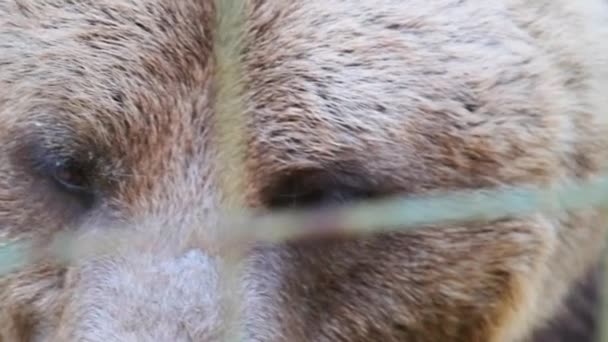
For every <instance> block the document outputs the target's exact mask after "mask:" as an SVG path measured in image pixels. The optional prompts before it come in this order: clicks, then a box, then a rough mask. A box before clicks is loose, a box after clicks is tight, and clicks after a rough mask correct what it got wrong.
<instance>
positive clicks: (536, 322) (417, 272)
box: [0, 0, 608, 342]
mask: <svg viewBox="0 0 608 342" xmlns="http://www.w3.org/2000/svg"><path fill="white" fill-rule="evenodd" d="M226 1H227V0H226ZM237 5H238V4H237ZM242 6H243V7H242V13H241V14H242V16H243V18H244V22H243V26H242V32H240V33H238V34H237V35H238V37H237V38H238V39H239V40H238V41H237V43H239V44H237V43H235V46H237V48H235V49H234V50H233V51H232V50H230V51H232V52H236V54H233V55H230V54H229V53H228V54H222V53H218V51H219V50H221V46H222V45H221V44H218V42H220V40H219V39H217V37H220V36H221V35H222V32H223V31H222V32H219V27H222V26H221V25H219V22H218V20H217V18H218V17H220V15H219V14H220V13H219V12H220V11H219V7H218V6H217V2H216V3H214V2H212V1H211V0H0V238H1V239H2V241H15V240H19V241H22V240H23V241H25V240H27V241H33V242H34V243H35V244H36V245H37V246H38V247H41V248H42V247H44V246H46V245H47V244H48V243H49V241H51V238H52V237H53V236H54V234H55V233H58V232H88V231H90V232H96V233H97V234H101V235H103V232H104V229H108V230H110V229H113V230H118V231H133V232H137V233H138V236H139V239H135V240H133V241H128V243H127V245H128V247H129V248H120V249H117V250H116V251H115V252H114V253H111V254H108V255H104V256H103V257H96V258H85V259H80V260H77V261H76V262H73V263H70V264H69V265H64V264H62V263H59V262H56V261H54V260H51V259H47V260H41V261H39V262H37V263H35V264H32V265H29V266H28V267H26V268H24V269H21V270H19V271H15V272H13V273H10V274H8V275H6V276H3V277H2V279H1V280H0V303H1V304H0V341H2V342H12V341H89V342H97V341H103V342H110V341H177V342H179V341H219V340H221V339H222V338H224V337H225V336H226V334H227V333H237V332H238V334H237V335H238V336H239V338H241V339H242V340H243V341H421V342H422V341H483V342H485V341H506V342H510V341H514V342H515V341H535V340H537V341H541V340H544V339H550V340H551V341H566V340H569V341H573V340H576V341H583V340H585V338H591V337H592V334H593V332H594V330H595V326H596V324H595V318H594V315H593V310H595V307H594V304H595V303H596V302H597V300H596V297H594V296H596V295H597V282H596V281H595V280H594V279H595V278H594V271H593V270H594V269H595V267H596V265H597V262H598V260H599V256H600V253H601V251H602V248H603V236H604V229H603V227H604V226H605V223H606V222H605V220H604V219H603V217H602V213H601V211H600V210H599V209H594V208H589V209H585V210H570V211H564V212H560V213H556V212H553V213H550V214H549V213H538V214H533V215H526V216H525V217H509V218H504V219H500V220H492V221H475V222H466V223H459V224H456V223H450V224H447V223H446V224H436V225H432V226H429V227H425V228H424V229H420V230H416V231H408V232H394V233H384V234H375V235H369V236H360V237H351V238H340V239H320V240H318V241H317V240H315V241H291V242H286V243H277V244H260V245H255V246H252V248H250V249H249V250H246V251H243V258H244V259H243V264H242V267H241V271H242V272H241V273H239V276H238V277H234V279H233V280H235V282H234V284H235V285H236V286H235V287H234V291H225V289H226V288H227V287H226V286H227V285H226V284H224V283H223V280H222V279H224V278H223V277H222V273H223V272H224V270H225V268H226V267H227V266H226V262H225V261H226V260H225V258H224V257H223V256H222V255H223V254H222V253H221V251H218V248H216V247H217V244H216V243H215V242H216V240H217V239H218V236H219V235H220V234H221V233H222V232H223V230H222V224H221V221H222V214H221V213H222V212H223V208H224V207H230V206H231V205H234V204H235V203H241V204H244V205H245V206H246V207H247V208H248V209H252V210H259V211H262V212H274V211H275V210H280V209H288V208H296V209H300V208H301V209H317V208H328V207H330V206H333V205H348V204H351V203H355V202H358V201H364V200H368V199H381V198H386V197H388V196H393V195H399V196H412V195H419V194H429V193H433V192H434V191H444V190H471V189H484V188H494V187H497V186H504V185H514V186H517V185H520V184H528V185H541V186H544V185H551V184H559V183H560V182H563V181H566V180H568V179H582V180H584V179H589V178H590V177H593V176H596V175H600V174H601V172H602V170H603V168H604V163H605V162H606V161H607V160H608V155H607V154H608V113H607V112H608V97H607V96H606V92H607V91H608V44H606V42H608V1H605V0H579V1H572V0H526V1H524V0H413V1H401V0H377V1H363V0H336V1H321V0H243V4H242ZM228 38H230V36H228ZM232 38H234V37H232ZM226 51H228V52H230V51H229V50H226ZM230 56H232V57H235V58H234V61H236V63H233V64H230V63H229V62H230V60H228V59H227V58H228V57H230ZM231 72H232V74H233V76H234V75H236V76H235V77H234V79H233V81H234V82H233V83H230V82H229V81H230V79H228V81H226V80H227V78H226V77H225V76H226V75H230V74H231ZM223 82H224V83H223ZM226 82H227V83H226ZM222 89H223V91H227V93H222ZM222 94H223V95H222ZM222 101H224V102H222ZM225 101H234V103H235V104H237V105H235V106H234V107H233V108H240V110H238V113H236V115H234V117H233V118H232V119H234V120H233V121H230V122H232V123H236V122H237V121H238V122H241V123H242V127H241V128H242V130H240V131H238V132H232V135H231V137H232V138H233V139H237V140H239V141H240V143H239V145H238V146H240V148H241V149H240V150H233V149H231V148H229V147H225V146H229V145H224V144H222V142H224V140H225V139H224V138H223V137H224V135H223V134H220V133H222V132H224V131H225V130H222V129H221V128H222V127H224V128H226V127H228V126H226V125H224V126H222V122H223V121H222V120H223V119H222V117H223V116H222V115H220V114H222V110H220V109H221V108H224V109H225V108H226V107H227V106H225ZM228 107H229V106H228ZM233 114H234V113H233ZM236 119H238V120H236ZM239 120H241V121H239ZM224 133H225V132H224ZM235 146H237V145H235ZM238 146H237V147H238ZM235 171H238V172H235ZM225 175H233V176H234V175H236V176H234V177H225ZM237 176H238V177H237ZM193 230H195V231H196V234H192V231H193ZM194 235H196V236H197V239H195V240H192V239H189V238H188V237H189V236H194ZM586 279H588V280H587V281H586ZM226 293H228V296H234V298H236V299H237V300H236V301H237V302H238V303H239V305H238V307H239V310H238V312H237V315H236V316H238V319H235V320H228V319H227V317H228V316H227V315H226V312H227V310H226V306H225V305H224V304H223V303H224V302H225V301H224V299H225V298H226V297H225V295H226ZM236 316H235V317H236ZM551 334H553V335H551Z"/></svg>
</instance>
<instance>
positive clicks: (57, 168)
mask: <svg viewBox="0 0 608 342" xmlns="http://www.w3.org/2000/svg"><path fill="white" fill-rule="evenodd" d="M50 171H51V172H50V175H51V176H52V177H53V179H54V180H55V182H56V183H57V184H58V185H59V186H61V187H63V188H64V189H65V190H67V191H71V192H76V193H86V192H88V191H90V185H91V184H90V179H89V175H88V174H87V170H86V167H84V166H82V165H79V164H78V163H77V162H74V161H71V160H67V161H56V162H55V165H53V166H51V170H50Z"/></svg>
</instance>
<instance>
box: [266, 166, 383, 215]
mask: <svg viewBox="0 0 608 342" xmlns="http://www.w3.org/2000/svg"><path fill="white" fill-rule="evenodd" d="M355 184H356V183H355V182H353V181H352V179H351V178H348V177H340V176H338V175H330V174H328V173H325V172H319V171H299V172H295V173H290V174H288V175H286V176H284V177H280V178H279V179H278V181H276V182H274V183H273V185H272V186H271V187H269V188H268V189H267V190H266V193H265V194H264V195H263V197H264V200H265V204H266V206H267V207H269V208H270V209H316V208H324V207H328V206H336V205H341V204H345V203H349V202H353V201H358V200H364V199H367V198H370V197H373V191H371V190H369V189H368V188H367V187H363V186H361V185H355Z"/></svg>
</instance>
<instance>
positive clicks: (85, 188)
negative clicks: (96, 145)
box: [31, 148, 95, 207]
mask: <svg viewBox="0 0 608 342" xmlns="http://www.w3.org/2000/svg"><path fill="white" fill-rule="evenodd" d="M32 152H33V154H32V155H31V156H32V158H33V166H34V169H35V170H36V172H37V173H38V174H39V175H40V176H42V177H43V178H45V179H47V180H48V181H49V182H50V183H51V185H53V186H54V187H55V188H56V189H57V190H58V191H59V192H61V193H64V194H66V195H69V196H71V197H73V198H75V199H76V200H77V201H79V202H80V203H81V204H83V205H84V206H85V207H89V206H90V205H91V204H92V201H93V199H94V197H95V182H94V178H93V175H94V167H93V165H92V163H90V162H83V161H80V160H79V159H77V158H73V157H69V156H66V155H64V154H60V153H55V152H54V151H45V150H43V149H38V148H35V149H33V151H32Z"/></svg>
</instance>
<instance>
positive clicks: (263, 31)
mask: <svg viewBox="0 0 608 342" xmlns="http://www.w3.org/2000/svg"><path fill="white" fill-rule="evenodd" d="M261 3H263V2H261ZM268 3H270V4H271V5H272V6H270V7H276V8H280V6H279V5H278V2H276V3H273V2H268ZM294 3H295V2H294ZM389 3H390V2H389V1H387V2H386V4H387V8H388V9H387V10H384V11H383V13H382V15H376V16H373V15H371V14H367V13H374V11H368V9H367V8H364V7H362V8H361V10H360V11H361V15H360V16H352V17H348V18H343V16H340V15H339V13H340V8H339V7H338V8H327V6H317V5H318V4H317V5H315V2H312V3H311V4H310V5H304V4H305V2H301V3H299V2H298V3H297V4H298V5H297V6H294V8H293V9H291V8H288V6H287V5H286V6H285V8H283V11H282V12H281V13H275V12H273V10H268V11H263V10H261V9H260V12H259V13H258V14H256V15H254V16H253V17H252V18H250V20H251V25H250V26H249V31H248V36H247V37H246V39H245V41H246V42H247V44H248V45H246V46H244V48H245V51H244V52H245V53H244V55H243V59H242V62H243V66H242V67H243V70H242V71H243V74H242V81H243V84H244V88H243V91H244V93H243V94H242V98H240V99H236V100H241V101H242V103H243V109H244V110H243V112H242V113H240V115H241V117H242V118H243V120H244V122H245V123H246V128H247V130H246V131H245V132H244V133H243V134H245V135H247V139H245V142H247V143H248V147H247V148H248V149H247V156H246V157H247V162H248V163H249V164H248V167H252V168H254V169H255V171H254V172H252V175H253V176H254V177H261V178H260V179H257V178H256V180H255V181H254V183H255V182H259V183H264V182H266V180H264V179H265V178H268V177H272V176H273V175H274V174H277V173H280V172H283V171H284V170H290V169H296V170H297V169H332V170H337V172H346V173H358V174H360V175H361V177H363V178H367V179H369V180H370V181H374V179H375V180H378V181H377V183H378V182H380V180H382V182H385V183H387V185H386V186H387V187H393V188H396V189H397V188H400V187H401V188H403V187H404V186H405V185H404V184H410V185H411V186H413V185H412V184H424V183H428V184H426V185H421V187H425V186H431V187H436V186H438V183H439V182H447V180H451V181H453V182H460V183H463V184H466V185H467V186H469V185H471V184H473V183H474V182H477V181H473V179H477V178H479V179H487V180H488V181H491V179H493V178H496V177H495V176H494V174H495V173H496V171H497V169H499V168H500V167H501V163H502V162H504V160H506V159H508V158H507V154H510V155H513V154H519V155H513V157H515V158H518V157H521V156H522V155H523V154H525V153H524V152H522V151H521V148H520V147H521V146H518V145H519V144H520V143H521V141H519V140H518V136H517V135H518V134H521V132H519V130H518V127H517V125H519V124H520V123H514V124H513V125H506V124H504V122H506V121H505V120H507V119H504V118H505V117H507V116H513V117H518V118H519V119H518V120H521V125H526V126H530V127H539V128H540V127H541V126H542V125H545V124H546V123H545V122H543V120H542V118H540V116H541V115H539V114H542V113H539V107H540V106H543V104H542V101H546V100H547V99H546V98H545V94H543V93H542V91H539V90H536V89H534V82H533V80H534V79H535V77H538V76H539V72H538V71H534V70H536V69H537V67H538V65H537V64H535V63H538V61H537V60H534V59H533V58H531V56H533V55H534V53H535V52H534V49H533V48H532V47H530V46H528V45H526V44H525V43H524V39H523V38H522V40H521V41H519V42H518V40H517V39H513V41H514V43H511V42H510V40H505V39H502V40H501V39H500V38H499V37H500V33H499V30H502V31H505V30H510V29H512V28H511V27H510V26H501V25H500V23H499V22H497V23H496V24H493V23H492V22H488V23H485V22H484V24H483V25H481V26H480V27H477V26H470V25H467V23H465V22H456V23H454V22H452V20H448V19H447V18H443V17H438V18H436V20H433V21H429V22H425V20H424V18H427V19H428V18H429V17H431V16H432V12H428V13H426V12H425V11H422V12H421V13H419V14H420V15H419V16H418V17H417V18H418V19H416V20H419V21H416V22H410V23H409V24H411V25H410V26H407V27H406V28H403V27H401V26H392V25H390V24H391V23H393V21H394V20H396V18H400V17H401V18H402V17H405V15H404V14H400V16H393V17H392V16H391V13H390V11H392V10H394V11H405V9H400V7H398V6H397V7H395V6H396V5H395V4H393V5H395V6H393V7H391V6H388V4H389ZM108 4H111V5H108ZM420 4H421V3H420ZM437 4H439V2H438V3H437ZM4 6H13V7H15V8H13V9H10V10H6V9H2V8H0V14H1V15H2V17H1V18H2V20H4V21H6V22H7V23H5V24H4V25H2V30H1V31H0V41H1V42H2V43H0V44H3V45H2V52H3V53H2V54H1V55H0V65H2V68H0V82H2V83H1V85H2V88H4V89H7V91H5V93H3V94H0V95H1V96H2V97H3V99H0V101H4V102H7V103H8V102H10V103H11V106H10V107H8V109H4V110H5V111H13V112H18V113H20V114H19V118H20V119H21V118H22V120H23V121H25V123H26V125H27V126H28V127H33V129H32V130H33V131H35V132H40V134H41V135H47V136H48V135H50V136H51V138H50V139H49V144H53V145H63V146H70V144H73V145H75V146H85V148H91V149H95V150H96V151H97V153H99V154H102V155H104V156H106V157H107V158H109V159H114V161H116V160H119V159H120V160H121V167H123V168H126V169H129V171H130V172H136V173H140V174H147V175H149V176H150V177H155V176H160V175H162V174H167V172H166V171H167V169H166V167H172V168H180V167H181V166H182V165H189V167H196V166H199V167H200V166H201V165H209V164H213V163H214V162H215V161H214V160H212V158H213V156H212V155H210V151H211V147H210V146H211V145H213V138H214V136H215V135H216V134H217V130H216V129H215V128H216V124H217V122H218V120H217V119H218V118H217V116H216V114H217V113H216V111H215V108H216V106H215V105H216V103H215V102H214V101H215V100H216V95H217V94H216V93H215V91H216V86H217V83H218V79H217V77H218V73H217V68H216V67H217V63H216V62H217V61H216V60H214V52H216V51H215V50H214V48H215V47H214V46H213V34H214V32H213V29H212V25H213V24H214V13H213V9H212V8H211V1H178V2H173V1H152V0H149V1H148V0H141V1H137V2H125V3H120V4H119V3H117V2H115V1H113V2H110V1H99V2H88V1H85V2H78V3H77V4H73V3H72V2H68V1H46V2H10V3H8V4H5V5H4ZM290 6H291V5H290ZM429 6H430V7H433V6H435V5H429ZM262 7H264V6H262ZM424 8H426V7H424ZM446 10H448V9H446ZM449 10H450V11H454V10H455V9H449ZM315 11H320V12H318V13H317V12H315ZM8 13H10V15H9V14H8ZM15 13H18V14H17V15H15ZM316 14H319V16H318V17H317V18H318V20H316V21H315V24H316V25H310V23H308V22H307V21H306V20H302V18H307V17H310V16H311V15H312V16H315V17H316ZM321 14H323V15H321ZM370 16H371V17H370ZM299 18H300V19H299ZM442 20H443V21H446V22H450V25H454V26H444V25H442ZM498 21H500V20H498ZM430 24H432V25H433V28H434V30H429V27H428V26H426V25H430ZM366 25H371V26H366ZM379 25H380V26H382V28H381V29H379V28H378V27H377V26H379ZM362 27H372V28H374V30H370V31H369V32H366V31H362V29H361V28H362ZM394 29H407V30H410V31H411V33H412V34H410V35H403V34H397V35H396V34H394V33H392V32H391V30H394ZM513 30H515V29H513ZM295 32H298V33H297V34H295ZM414 33H416V34H414ZM511 33H513V34H514V35H517V34H519V33H518V31H516V30H515V31H513V32H511ZM467 35H472V36H475V37H476V38H478V39H475V40H472V39H464V38H465V36H467ZM457 38H458V39H457ZM486 44H492V49H491V50H488V49H484V46H485V45H486ZM510 49H518V52H519V54H511V53H506V52H507V51H509V50H510ZM379 51H382V54H381V55H379V54H378V53H379ZM490 51H491V52H492V53H493V56H489V57H488V56H486V53H488V52H490ZM535 68H536V69H535ZM502 98H508V99H509V100H510V102H509V103H508V104H506V103H505V102H504V101H503V100H501V99H502ZM492 113H500V114H502V115H504V116H503V119H501V120H502V121H500V120H498V118H497V117H496V116H495V115H493V114H492ZM6 117H8V116H6ZM3 120H6V119H5V118H3ZM11 120H13V119H11ZM18 120H19V119H18ZM39 124H42V129H40V127H38V125H39ZM9 126H10V125H9ZM46 127H50V128H46ZM28 129H29V128H28ZM518 132H519V133H518ZM539 132H540V131H539ZM547 138H548V137H547V136H544V135H543V134H540V133H539V134H538V136H537V137H534V139H533V140H534V141H527V142H526V144H527V145H534V144H538V145H540V144H543V143H545V141H546V139H547ZM215 148H216V149H219V148H220V147H217V146H215ZM528 150H531V149H528ZM464 151H466V153H465V152H464ZM370 159H371V160H376V161H377V162H376V163H369V160H370ZM497 159H501V160H502V161H500V160H497ZM167 165H170V166H167ZM207 167H208V166H207ZM532 167H535V166H532ZM522 172H527V171H526V170H523V171H522ZM490 175H492V176H490ZM478 176H481V177H478ZM518 177H519V176H518ZM389 180H390V181H389ZM374 182H375V181H374ZM397 183H399V184H400V185H399V186H396V184H397ZM410 185H407V186H410ZM402 190H403V189H402ZM408 190H409V189H408Z"/></svg>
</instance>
